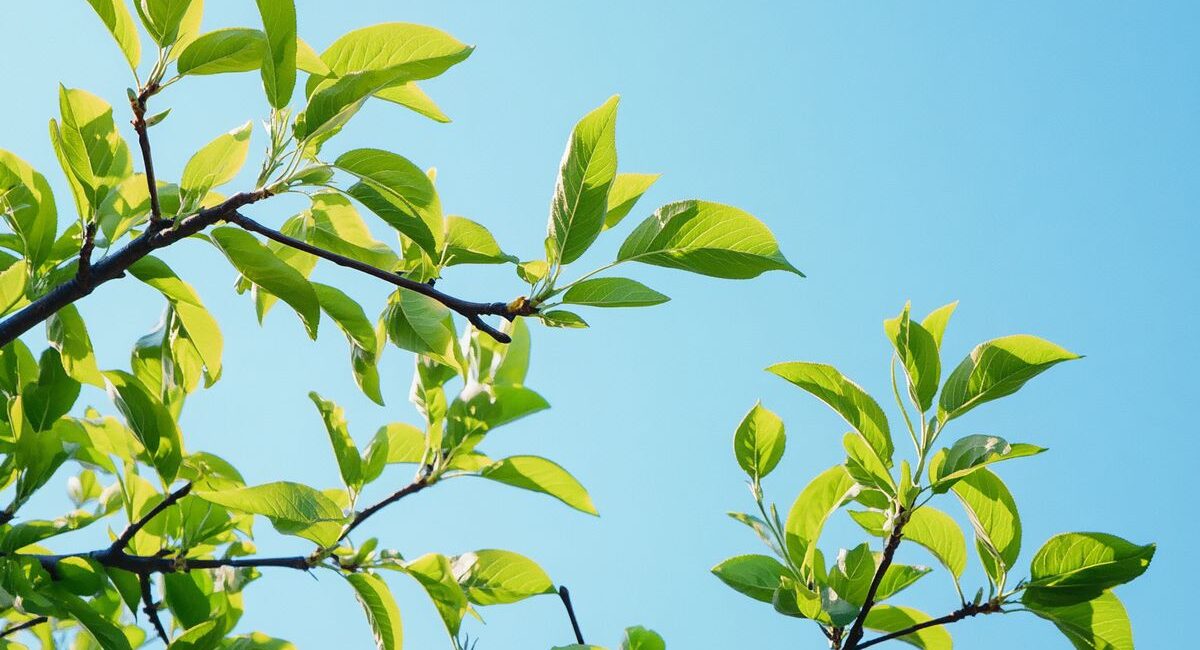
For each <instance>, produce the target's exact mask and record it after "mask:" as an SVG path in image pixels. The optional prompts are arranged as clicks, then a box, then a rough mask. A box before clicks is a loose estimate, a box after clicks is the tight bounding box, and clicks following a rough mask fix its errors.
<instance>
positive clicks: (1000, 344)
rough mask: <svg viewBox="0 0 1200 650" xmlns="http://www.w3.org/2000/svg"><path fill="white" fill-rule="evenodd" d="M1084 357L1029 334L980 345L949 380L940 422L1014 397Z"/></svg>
mask: <svg viewBox="0 0 1200 650" xmlns="http://www.w3.org/2000/svg"><path fill="white" fill-rule="evenodd" d="M1080 358H1082V357H1080V356H1079V355H1077V354H1074V353H1072V352H1068V351H1066V350H1064V349H1063V348H1060V347H1059V346H1057V345H1055V344H1053V343H1051V342H1049V341H1045V340H1043V339H1040V338H1038V337H1036V336H1029V335H1027V334H1017V335H1014V336H1005V337H1001V338H998V339H993V340H991V341H988V342H986V343H980V344H979V345H978V346H976V347H975V349H974V350H972V351H971V354H970V355H968V356H967V358H965V359H963V360H962V363H960V364H958V367H957V368H955V369H954V372H952V373H950V376H949V377H948V378H946V385H945V386H944V387H943V388H942V397H941V399H940V400H939V402H938V419H939V420H941V421H942V422H947V421H949V420H952V419H954V418H956V417H958V416H960V415H962V414H964V413H966V412H967V411H969V410H971V409H973V408H975V407H976V406H979V405H980V404H983V403H984V402H990V401H992V400H994V399H999V398H1001V397H1004V396H1006V395H1011V394H1013V393H1015V392H1017V390H1019V389H1020V388H1021V386H1024V385H1025V382H1027V381H1029V380H1030V379H1033V378H1034V377H1036V376H1038V375H1040V374H1041V373H1042V372H1044V371H1046V370H1047V369H1049V368H1050V367H1051V366H1054V365H1056V364H1059V363H1062V362H1063V361H1071V360H1073V359H1080Z"/></svg>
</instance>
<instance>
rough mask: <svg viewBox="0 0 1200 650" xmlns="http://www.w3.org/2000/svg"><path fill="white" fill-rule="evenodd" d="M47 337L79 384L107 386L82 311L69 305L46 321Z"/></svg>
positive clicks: (68, 371) (65, 367) (64, 365)
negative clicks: (81, 314)
mask: <svg viewBox="0 0 1200 650" xmlns="http://www.w3.org/2000/svg"><path fill="white" fill-rule="evenodd" d="M46 338H47V339H48V341H49V343H50V345H51V346H52V347H54V349H56V350H58V353H59V355H60V356H61V358H62V364H63V368H64V369H65V370H66V371H67V374H68V375H70V376H71V377H73V378H74V379H75V381H78V382H82V383H85V384H91V385H93V386H96V387H100V388H103V387H104V376H103V375H101V374H100V368H99V367H98V366H97V365H96V355H95V353H94V352H93V351H92V339H91V338H90V337H89V336H88V333H87V328H86V326H85V325H84V323H83V318H82V317H80V315H79V310H77V309H76V308H75V305H67V306H65V307H63V308H62V309H60V310H58V311H57V312H55V313H54V315H53V316H51V317H50V318H49V320H47V321H46Z"/></svg>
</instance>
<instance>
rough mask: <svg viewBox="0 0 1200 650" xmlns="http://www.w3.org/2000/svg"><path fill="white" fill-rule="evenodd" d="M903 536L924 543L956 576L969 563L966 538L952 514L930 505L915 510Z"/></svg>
mask: <svg viewBox="0 0 1200 650" xmlns="http://www.w3.org/2000/svg"><path fill="white" fill-rule="evenodd" d="M904 539H906V540H908V541H910V542H913V543H916V544H920V545H921V546H924V547H925V548H926V549H928V550H929V552H930V553H933V556H934V557H936V558H937V559H938V562H941V563H942V566H944V567H946V570H948V571H949V572H950V573H951V574H953V575H954V577H955V578H961V577H962V574H963V571H964V570H965V569H966V567H967V540H966V538H965V537H964V536H963V533H962V529H961V528H959V527H958V524H957V523H956V522H955V521H954V519H953V518H952V517H951V516H950V515H948V514H946V513H944V512H942V511H941V510H937V509H936V508H933V507H931V506H921V507H920V508H917V509H916V510H913V511H912V512H911V513H910V514H909V517H908V523H907V524H905V526H904Z"/></svg>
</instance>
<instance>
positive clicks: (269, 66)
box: [257, 0, 297, 109]
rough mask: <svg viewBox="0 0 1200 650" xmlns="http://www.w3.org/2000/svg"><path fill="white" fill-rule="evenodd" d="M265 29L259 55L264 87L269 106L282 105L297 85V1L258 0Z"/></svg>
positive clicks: (289, 98)
mask: <svg viewBox="0 0 1200 650" xmlns="http://www.w3.org/2000/svg"><path fill="white" fill-rule="evenodd" d="M257 2H258V12H259V14H260V15H262V21H263V31H264V32H266V35H267V38H266V50H265V52H264V54H265V56H264V57H263V59H262V78H263V87H264V88H265V89H266V91H267V101H268V102H269V103H270V104H271V107H272V108H276V109H279V108H284V107H286V106H287V105H288V102H290V101H291V99H292V92H293V91H294V90H295V88H296V49H297V44H296V3H295V1H294V0H257Z"/></svg>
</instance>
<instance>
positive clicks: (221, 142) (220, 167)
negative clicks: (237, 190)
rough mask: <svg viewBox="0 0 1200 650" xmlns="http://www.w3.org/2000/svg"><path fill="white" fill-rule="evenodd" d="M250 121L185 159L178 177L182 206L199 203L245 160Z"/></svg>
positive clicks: (229, 176)
mask: <svg viewBox="0 0 1200 650" xmlns="http://www.w3.org/2000/svg"><path fill="white" fill-rule="evenodd" d="M250 131H251V125H250V122H246V123H245V124H243V125H242V126H239V127H238V128H236V129H234V130H232V131H230V132H228V133H226V134H224V135H221V136H218V137H217V138H216V139H215V140H213V141H212V142H210V143H208V144H206V145H204V147H203V148H202V149H200V151H197V152H196V154H195V155H193V156H192V157H191V159H190V160H188V163H187V165H186V166H185V167H184V168H183V177H182V178H181V179H180V181H179V188H180V192H181V194H182V201H183V205H182V210H183V211H184V212H190V211H191V210H193V209H195V208H196V207H199V204H200V201H202V200H203V199H204V197H205V196H206V195H207V194H208V192H209V190H211V189H213V188H216V187H220V186H221V185H224V184H225V183H228V182H229V181H231V180H233V177H234V176H237V173H238V172H239V171H241V169H242V165H243V164H245V162H246V152H247V151H248V150H249V147H250Z"/></svg>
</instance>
